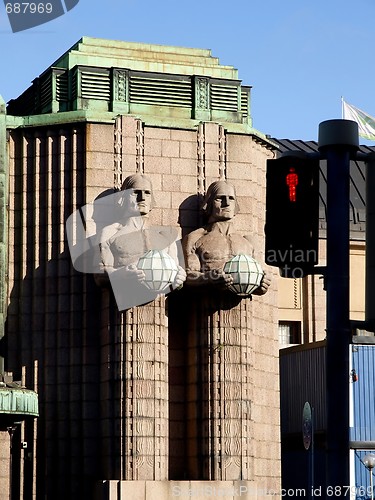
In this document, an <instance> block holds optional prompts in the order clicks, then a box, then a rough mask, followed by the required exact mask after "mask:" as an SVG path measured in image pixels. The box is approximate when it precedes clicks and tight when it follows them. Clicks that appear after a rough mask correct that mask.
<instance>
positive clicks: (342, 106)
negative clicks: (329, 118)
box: [341, 96, 344, 120]
mask: <svg viewBox="0 0 375 500" xmlns="http://www.w3.org/2000/svg"><path fill="white" fill-rule="evenodd" d="M341 119H342V120H343V119H344V98H343V96H341Z"/></svg>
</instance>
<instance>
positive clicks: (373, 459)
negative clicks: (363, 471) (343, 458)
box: [362, 453, 375, 500]
mask: <svg viewBox="0 0 375 500" xmlns="http://www.w3.org/2000/svg"><path fill="white" fill-rule="evenodd" d="M362 462H363V463H364V465H365V467H366V468H367V469H368V470H369V473H370V490H371V500H374V487H373V481H372V469H373V468H374V467H375V455H374V453H368V454H367V455H365V456H364V457H363V460H362Z"/></svg>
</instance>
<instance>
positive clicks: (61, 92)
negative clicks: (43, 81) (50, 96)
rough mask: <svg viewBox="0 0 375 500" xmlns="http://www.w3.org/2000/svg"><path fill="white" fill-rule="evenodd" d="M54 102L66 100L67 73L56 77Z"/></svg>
mask: <svg viewBox="0 0 375 500" xmlns="http://www.w3.org/2000/svg"><path fill="white" fill-rule="evenodd" d="M56 100H57V101H59V102H66V101H67V100H68V73H67V72H65V73H60V74H57V75H56Z"/></svg>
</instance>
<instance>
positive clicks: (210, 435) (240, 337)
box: [188, 293, 252, 481]
mask: <svg viewBox="0 0 375 500" xmlns="http://www.w3.org/2000/svg"><path fill="white" fill-rule="evenodd" d="M247 301H248V299H245V300H242V301H241V302H239V301H238V299H237V298H236V297H235V296H233V297H231V296H230V295H229V294H228V293H226V294H224V295H223V296H221V294H220V293H215V294H211V296H210V297H208V296H207V295H206V296H203V294H202V296H201V297H200V300H199V304H198V301H196V302H195V306H193V307H192V310H193V309H195V315H197V316H196V317H195V318H194V317H193V316H194V314H192V318H193V321H192V322H191V324H190V329H189V341H188V342H189V347H188V360H189V361H188V370H189V376H188V381H189V382H188V384H189V387H188V462H189V474H190V476H191V478H192V479H202V480H216V481H219V480H222V481H229V480H236V479H249V475H250V474H249V468H250V453H251V450H250V447H251V435H250V429H251V423H250V422H251V401H252V394H251V391H252V386H251V383H250V371H251V366H252V349H251V347H250V332H251V328H250V327H251V325H250V321H251V317H250V315H249V305H248V304H247ZM236 302H237V304H236ZM238 302H239V303H238Z"/></svg>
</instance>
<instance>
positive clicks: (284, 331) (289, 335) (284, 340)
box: [279, 321, 301, 345]
mask: <svg viewBox="0 0 375 500" xmlns="http://www.w3.org/2000/svg"><path fill="white" fill-rule="evenodd" d="M279 343H280V345H288V344H300V343H301V322H300V321H280V322H279Z"/></svg>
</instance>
